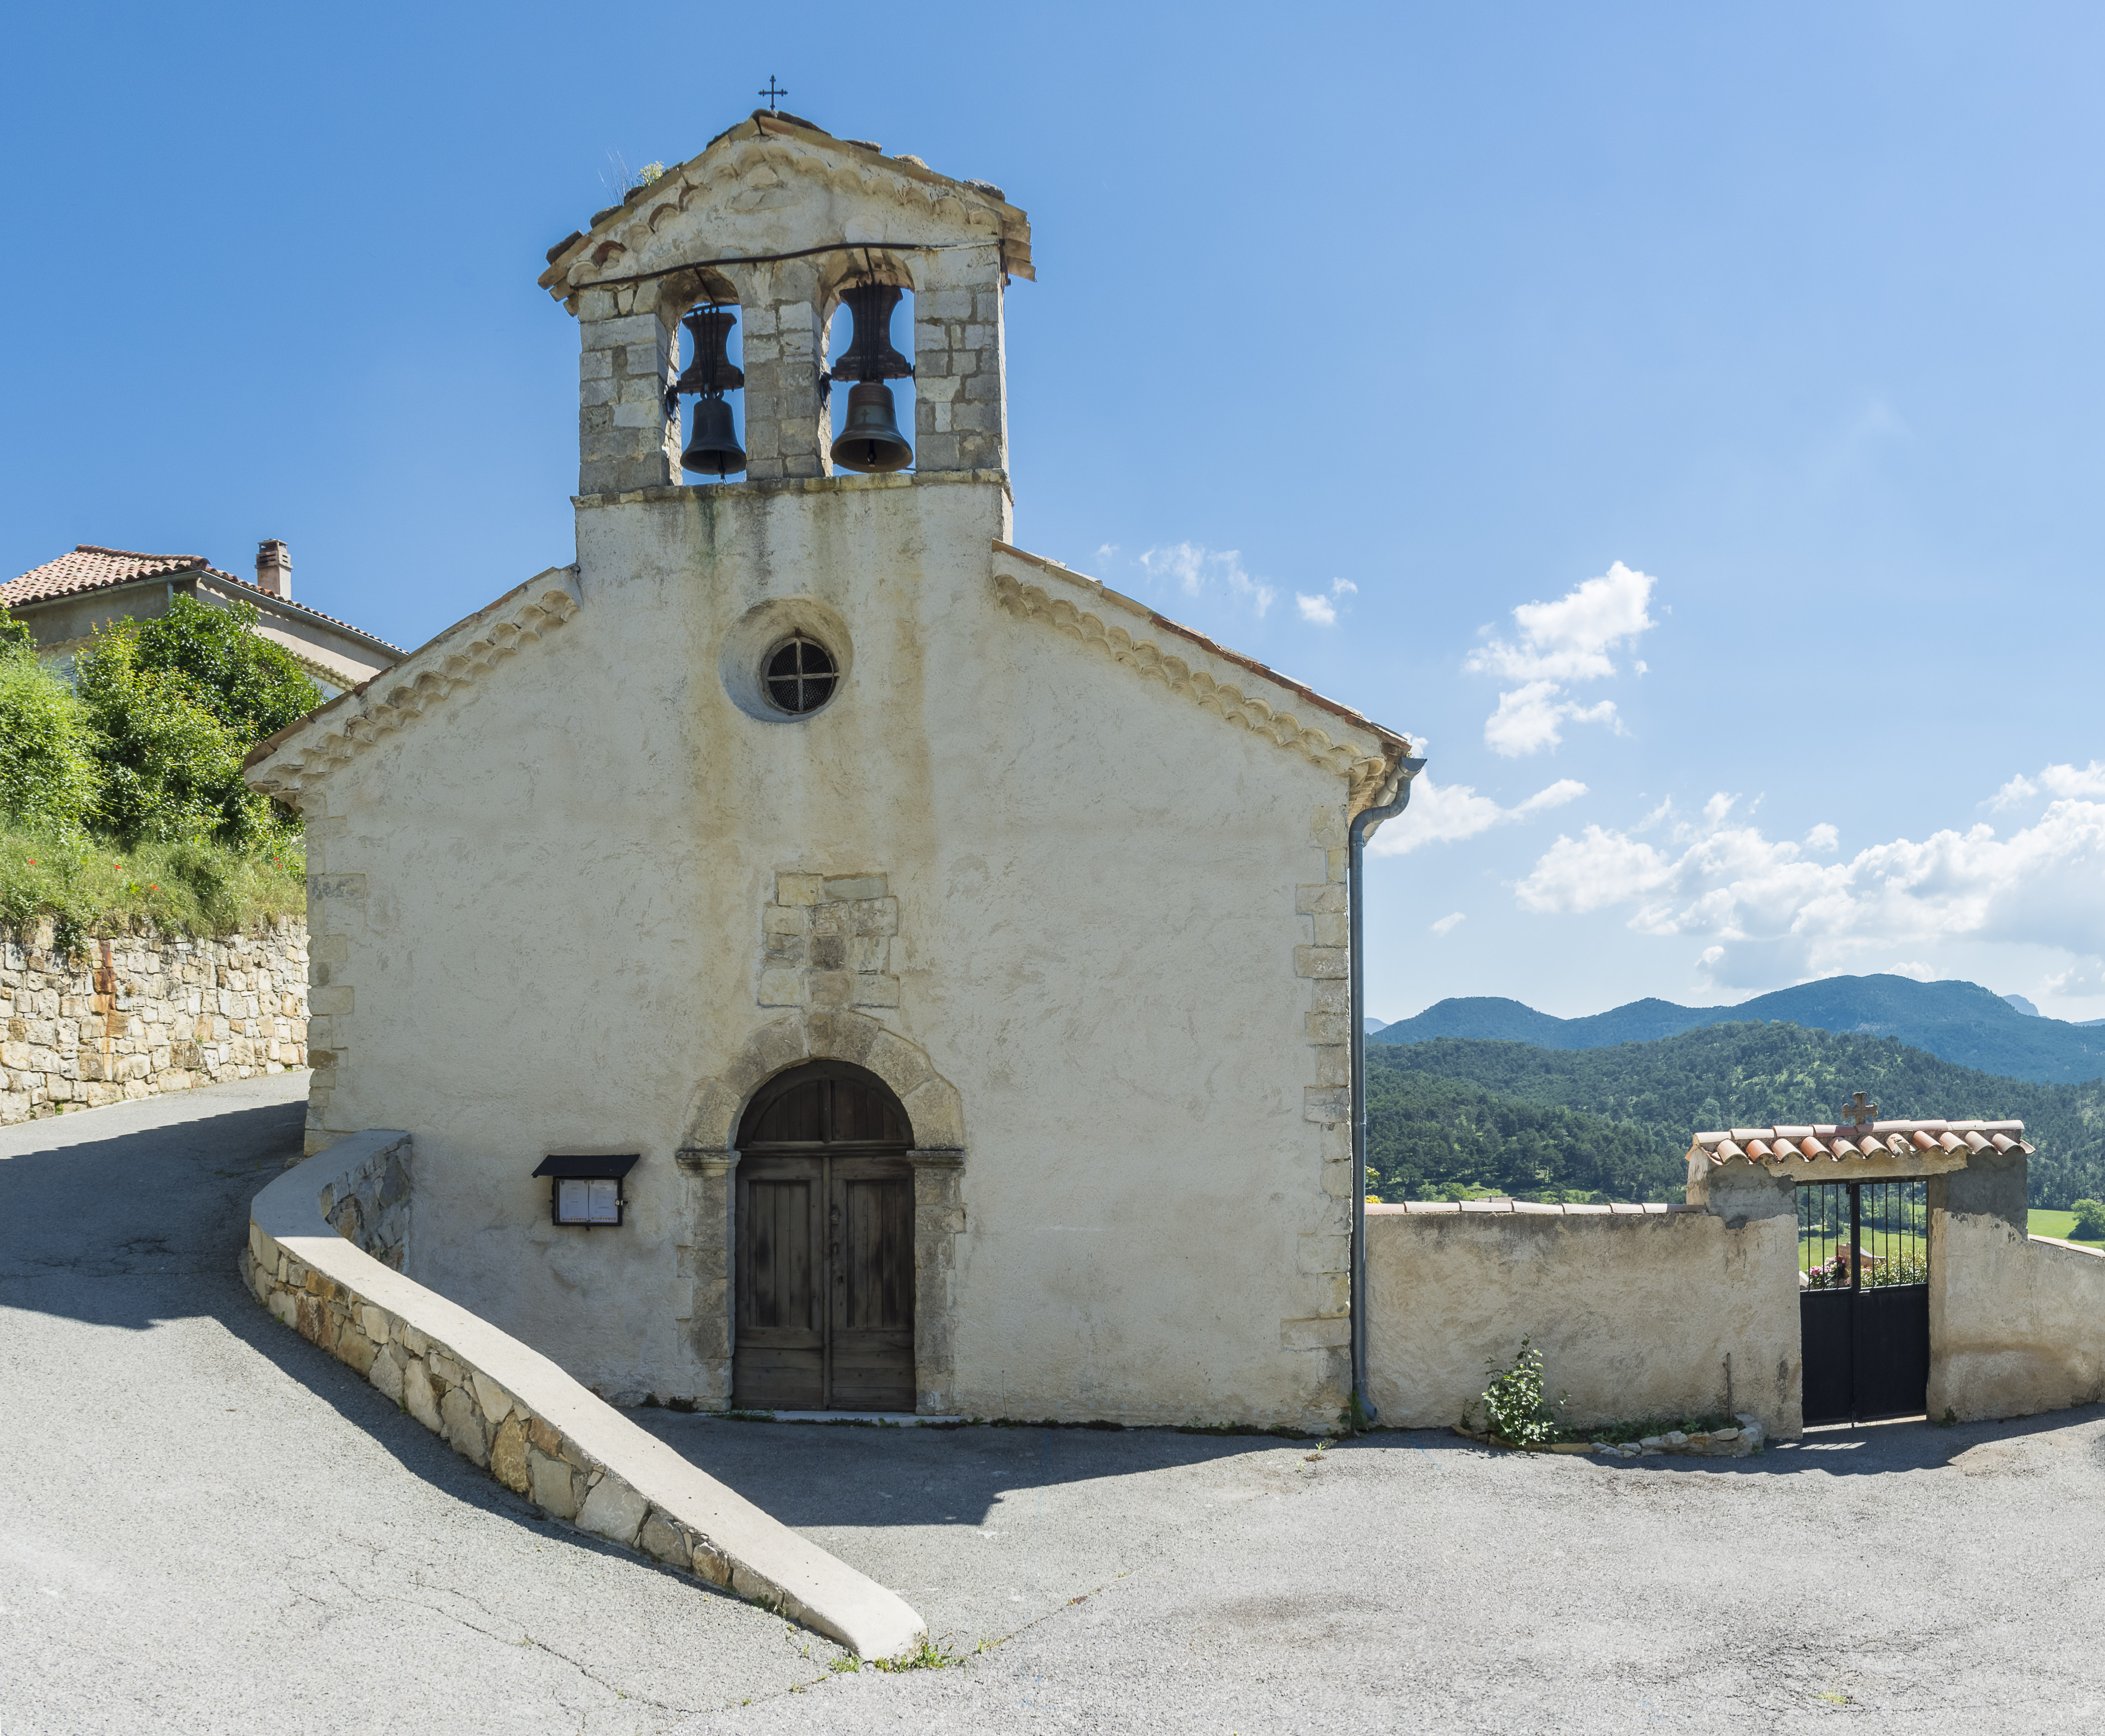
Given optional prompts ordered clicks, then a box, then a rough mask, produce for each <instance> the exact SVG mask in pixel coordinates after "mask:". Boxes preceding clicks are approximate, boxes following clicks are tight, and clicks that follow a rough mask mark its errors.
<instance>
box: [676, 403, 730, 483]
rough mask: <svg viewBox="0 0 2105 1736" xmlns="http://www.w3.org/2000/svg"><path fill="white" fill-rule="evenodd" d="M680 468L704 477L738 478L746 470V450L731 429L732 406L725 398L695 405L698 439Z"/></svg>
mask: <svg viewBox="0 0 2105 1736" xmlns="http://www.w3.org/2000/svg"><path fill="white" fill-rule="evenodd" d="M680 468H681V469H682V470H690V471H696V472H698V473H699V475H704V476H730V475H735V474H736V473H737V472H739V471H742V470H744V468H745V449H744V448H743V447H742V446H740V444H738V431H737V430H736V429H735V428H734V427H733V426H731V406H730V405H729V404H726V403H725V402H724V401H723V399H721V398H700V399H696V400H695V435H694V438H693V439H692V440H689V441H688V442H687V449H686V451H685V452H683V453H681V454H680Z"/></svg>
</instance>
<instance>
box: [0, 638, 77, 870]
mask: <svg viewBox="0 0 2105 1736" xmlns="http://www.w3.org/2000/svg"><path fill="white" fill-rule="evenodd" d="M4 624H5V625H6V626H7V627H12V628H14V629H15V631H16V633H17V634H20V635H22V636H23V638H24V639H26V636H27V635H26V630H25V629H24V628H23V627H21V625H20V623H19V622H16V621H14V620H12V619H11V618H7V619H5V623H4ZM95 796H96V758H95V735H94V732H93V730H92V729H91V728H90V727H89V725H88V721H87V712H86V711H85V710H84V709H83V707H82V705H81V703H80V699H79V697H78V695H77V694H75V693H74V690H73V689H71V688H70V687H69V686H67V685H66V684H65V682H64V681H61V680H60V678H59V677H58V676H56V675H54V674H53V673H52V672H51V671H50V670H48V669H47V668H45V667H43V665H42V664H41V663H38V661H37V659H36V658H35V656H34V654H32V653H31V652H30V651H29V648H28V646H27V645H26V644H25V643H23V642H21V641H20V640H15V639H14V638H13V636H0V818H5V819H9V820H11V821H14V822H15V823H18V824H21V823H29V824H34V825H38V826H42V827H46V828H49V829H51V831H53V832H56V833H59V834H60V835H65V834H69V833H72V832H78V831H80V830H81V829H82V828H83V827H85V826H86V825H87V819H88V815H89V813H90V811H91V810H92V808H93V806H94V803H95Z"/></svg>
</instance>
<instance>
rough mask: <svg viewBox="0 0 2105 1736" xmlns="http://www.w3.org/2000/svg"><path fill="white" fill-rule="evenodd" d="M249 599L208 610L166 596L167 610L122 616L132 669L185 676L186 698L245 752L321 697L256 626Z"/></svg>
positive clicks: (287, 653) (181, 598) (194, 602)
mask: <svg viewBox="0 0 2105 1736" xmlns="http://www.w3.org/2000/svg"><path fill="white" fill-rule="evenodd" d="M260 618H261V617H260V616H259V615H258V614H257V609H256V608H255V605H253V604H249V603H243V604H240V605H237V606H236V607H235V608H232V609H214V608H212V607H211V606H210V605H207V604H203V603H200V602H199V601H198V600H196V599H195V598H194V597H187V596H178V597H176V598H174V599H172V600H171V601H170V603H169V605H168V613H167V614H163V615H159V616H157V617H155V618H154V619H152V620H150V621H132V622H127V623H125V624H124V626H123V628H122V629H120V631H127V632H128V633H130V634H131V636H132V639H133V641H134V645H135V649H134V650H133V652H132V667H134V668H136V669H138V670H141V671H149V670H160V671H165V672H168V673H171V674H176V675H181V676H184V677H185V679H186V680H187V681H188V682H189V684H190V694H191V697H192V698H194V699H195V700H196V701H197V702H198V703H199V704H201V705H203V707H205V709H206V710H207V711H208V712H211V713H212V716H214V717H216V718H217V719H218V720H219V721H220V722H221V723H223V724H225V725H226V727H227V728H228V729H230V730H233V731H234V732H235V734H237V735H238V736H239V737H240V738H241V744H242V749H243V751H244V752H247V751H248V748H251V747H253V746H254V745H255V744H256V743H257V742H259V741H261V740H262V739H263V738H264V737H265V736H266V735H275V734H277V733H278V731H279V730H282V729H284V727H285V725H288V724H289V723H293V722H294V721H297V720H298V719H300V718H302V717H304V716H306V714H307V713H308V712H311V711H312V710H313V709H314V708H315V707H316V706H318V705H320V703H322V694H321V689H320V688H319V687H317V686H315V684H314V681H313V678H312V677H311V676H309V675H308V673H307V672H306V670H304V669H302V667H300V663H299V659H298V658H296V657H294V656H293V654H292V653H291V652H290V651H288V650H287V649H285V648H284V646H283V645H278V644H275V643H274V642H273V641H271V640H268V639H266V638H265V637H264V636H262V635H261V633H259V632H257V631H256V623H257V620H258V619H260Z"/></svg>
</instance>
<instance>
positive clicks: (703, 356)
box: [666, 270, 746, 482]
mask: <svg viewBox="0 0 2105 1736" xmlns="http://www.w3.org/2000/svg"><path fill="white" fill-rule="evenodd" d="M693 294H694V297H695V301H694V305H693V306H691V307H690V308H689V309H688V310H687V311H686V314H684V315H682V317H681V320H680V325H681V328H682V331H683V332H685V334H686V336H685V337H684V339H675V340H674V341H675V342H676V343H677V344H679V345H680V346H681V349H682V352H683V353H684V355H685V356H686V362H685V365H684V366H682V368H681V371H680V374H679V377H678V378H677V380H675V381H674V382H673V385H672V386H671V387H670V389H669V390H668V391H667V392H666V399H667V404H668V414H669V415H670V417H672V418H673V420H674V421H676V422H677V421H678V420H679V419H680V409H679V405H680V403H681V400H682V399H693V407H692V409H691V410H690V413H688V415H687V417H686V440H685V442H684V443H683V444H682V448H681V451H680V469H681V471H682V480H690V481H695V482H708V481H717V482H721V481H722V480H725V479H726V477H730V476H735V475H739V474H740V473H741V472H742V471H744V469H745V462H746V461H745V449H744V445H743V444H741V441H740V431H739V417H738V414H737V406H736V405H735V404H734V402H733V397H734V395H738V396H740V397H742V395H743V394H744V387H745V371H744V367H743V366H742V365H741V364H743V362H744V355H745V345H744V338H743V337H742V336H741V335H740V328H739V311H740V310H739V300H738V291H737V290H736V288H734V287H733V286H732V283H731V280H730V279H728V278H726V277H725V276H723V275H722V274H721V273H719V272H715V271H710V270H703V271H700V272H698V273H697V274H695V280H694V284H693ZM675 306H677V303H675Z"/></svg>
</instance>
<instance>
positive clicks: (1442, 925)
mask: <svg viewBox="0 0 2105 1736" xmlns="http://www.w3.org/2000/svg"><path fill="white" fill-rule="evenodd" d="M1468 920H1469V919H1468V917H1466V916H1464V915H1463V913H1461V912H1460V911H1459V910H1457V911H1454V912H1452V913H1450V914H1449V915H1446V916H1444V917H1441V919H1440V920H1439V921H1438V922H1433V923H1431V924H1428V926H1429V927H1431V929H1432V932H1433V933H1434V934H1436V935H1439V937H1440V938H1441V939H1442V940H1445V939H1446V938H1447V937H1448V935H1451V934H1453V933H1454V932H1455V930H1456V929H1458V928H1459V927H1460V926H1462V925H1463V924H1464V922H1468Z"/></svg>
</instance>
